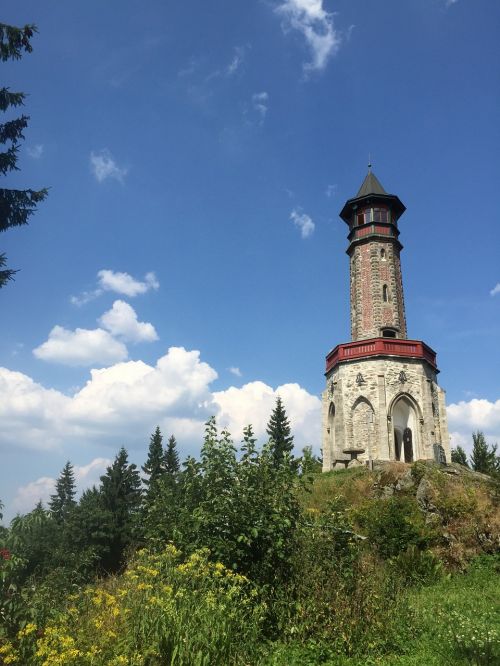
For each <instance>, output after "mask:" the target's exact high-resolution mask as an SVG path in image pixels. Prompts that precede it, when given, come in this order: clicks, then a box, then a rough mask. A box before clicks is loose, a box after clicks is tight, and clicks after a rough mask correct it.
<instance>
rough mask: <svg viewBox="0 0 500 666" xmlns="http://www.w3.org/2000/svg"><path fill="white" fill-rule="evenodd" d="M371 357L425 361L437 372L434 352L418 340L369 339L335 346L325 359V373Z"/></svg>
mask: <svg viewBox="0 0 500 666" xmlns="http://www.w3.org/2000/svg"><path fill="white" fill-rule="evenodd" d="M372 356H399V357H400V358H417V359H422V360H424V361H427V363H429V365H431V366H432V367H433V368H434V369H435V370H436V371H437V372H439V370H438V368H437V365H436V352H435V351H434V350H433V349H431V348H430V347H429V346H428V345H426V344H425V342H422V341H420V340H398V339H397V338H370V339H369V340H357V341H356V342H346V343H344V344H341V345H337V346H336V347H334V348H333V349H332V351H331V352H330V353H329V354H328V355H327V357H326V372H327V373H328V372H330V370H332V369H333V368H334V367H335V366H336V365H338V364H339V363H345V362H348V361H358V360H359V359H362V358H369V357H372Z"/></svg>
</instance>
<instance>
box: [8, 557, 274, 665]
mask: <svg viewBox="0 0 500 666" xmlns="http://www.w3.org/2000/svg"><path fill="white" fill-rule="evenodd" d="M265 611H266V609H265V607H264V606H263V604H262V603H261V602H259V600H258V596H257V592H256V590H255V588H254V587H253V586H252V584H251V583H250V582H249V581H248V580H247V579H246V578H244V577H243V576H240V575H239V574H235V573H233V572H232V571H230V570H229V569H227V568H226V567H225V566H224V565H223V564H221V563H211V562H209V560H208V552H207V551H199V552H197V553H193V554H192V555H191V556H190V557H189V558H188V559H187V560H186V561H185V562H181V561H180V552H179V551H178V550H176V549H175V548H174V547H173V546H167V548H166V549H165V550H164V551H163V552H162V553H159V554H152V553H149V552H148V551H145V550H143V551H140V552H139V553H138V554H137V556H136V558H135V559H134V561H133V562H132V563H131V565H130V566H129V567H128V569H127V570H126V571H125V574H124V575H123V576H121V577H119V578H110V579H108V580H107V581H106V582H105V583H102V584H98V585H94V586H90V587H88V588H87V589H85V590H84V591H83V592H82V593H80V594H76V595H72V596H71V597H70V598H69V604H68V606H67V607H66V608H65V610H64V611H63V612H62V613H60V615H59V617H58V618H57V620H55V621H52V622H50V623H49V624H48V625H47V626H45V627H36V626H35V625H34V624H28V625H27V626H26V627H25V628H24V629H22V630H20V631H19V632H18V634H17V645H16V647H15V648H14V646H13V645H12V644H9V643H4V645H3V647H1V648H0V651H1V652H3V661H4V663H14V661H21V663H29V664H33V665H34V666H35V665H37V666H38V665H40V666H55V665H56V664H79V665H80V664H82V665H87V664H88V665H89V666H90V665H91V664H107V665H109V666H118V665H119V664H128V665H132V666H139V665H141V666H142V665H144V664H148V665H150V666H153V665H154V664H172V665H173V664H175V665H176V666H183V665H185V666H187V665H189V666H191V665H198V666H208V665H209V664H236V663H244V660H245V659H246V658H248V657H249V652H250V651H254V650H256V643H257V637H258V636H259V634H260V629H261V624H262V622H263V619H264V614H265ZM22 655H23V659H24V660H26V658H27V655H30V656H29V657H28V660H27V661H22V660H21V656H22Z"/></svg>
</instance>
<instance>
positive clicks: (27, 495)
mask: <svg viewBox="0 0 500 666" xmlns="http://www.w3.org/2000/svg"><path fill="white" fill-rule="evenodd" d="M55 483H56V481H55V479H53V478H52V477H50V476H42V477H40V478H39V479H37V480H36V481H31V482H30V483H28V484H26V485H25V486H20V487H19V488H18V489H17V492H16V496H15V497H14V499H13V501H12V505H11V507H10V509H11V511H12V512H13V513H26V512H28V511H31V510H32V509H34V508H35V505H36V504H37V503H38V502H40V501H42V502H43V503H44V504H47V502H48V501H49V499H50V496H51V495H52V494H53V492H54V488H55Z"/></svg>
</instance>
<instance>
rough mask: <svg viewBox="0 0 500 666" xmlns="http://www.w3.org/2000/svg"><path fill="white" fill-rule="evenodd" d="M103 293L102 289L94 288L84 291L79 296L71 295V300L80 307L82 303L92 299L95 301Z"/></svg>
mask: <svg viewBox="0 0 500 666" xmlns="http://www.w3.org/2000/svg"><path fill="white" fill-rule="evenodd" d="M101 294H102V289H94V290H93V291H83V292H82V293H81V294H80V295H79V296H71V297H70V299H69V300H70V302H71V303H72V304H73V305H77V306H78V307H80V306H81V305H85V304H86V303H90V301H94V300H95V299H96V298H98V297H99V296H100V295H101Z"/></svg>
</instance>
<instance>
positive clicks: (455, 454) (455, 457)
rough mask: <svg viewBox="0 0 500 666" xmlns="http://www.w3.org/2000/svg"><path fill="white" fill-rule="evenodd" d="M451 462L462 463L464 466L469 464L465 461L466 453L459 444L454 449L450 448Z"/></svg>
mask: <svg viewBox="0 0 500 666" xmlns="http://www.w3.org/2000/svg"><path fill="white" fill-rule="evenodd" d="M451 462H454V463H458V464H459V465H464V466H465V467H468V466H469V463H468V462H467V454H466V453H465V451H464V450H463V448H462V447H461V446H457V448H456V449H452V450H451Z"/></svg>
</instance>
